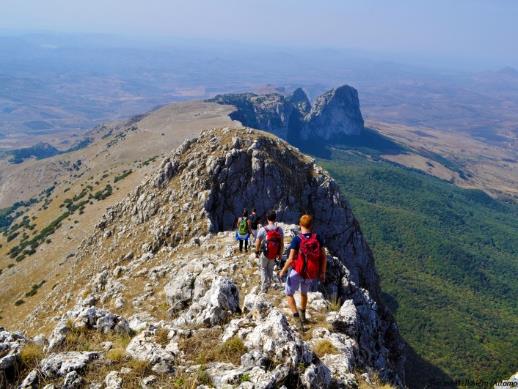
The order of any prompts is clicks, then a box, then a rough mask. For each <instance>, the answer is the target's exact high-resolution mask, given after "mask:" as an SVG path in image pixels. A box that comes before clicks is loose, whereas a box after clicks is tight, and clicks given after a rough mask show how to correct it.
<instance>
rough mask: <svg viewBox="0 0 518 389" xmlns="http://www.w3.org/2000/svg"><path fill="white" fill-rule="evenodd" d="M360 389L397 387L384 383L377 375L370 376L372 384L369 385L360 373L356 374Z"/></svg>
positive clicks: (390, 388) (393, 388) (392, 388)
mask: <svg viewBox="0 0 518 389" xmlns="http://www.w3.org/2000/svg"><path fill="white" fill-rule="evenodd" d="M355 376H356V381H357V382H358V389H396V388H395V386H393V385H390V384H387V383H385V382H382V381H381V379H380V378H379V376H378V375H377V374H376V373H371V374H369V376H370V381H371V383H370V384H369V383H367V382H366V381H365V379H364V378H363V377H362V376H361V374H360V373H356V374H355Z"/></svg>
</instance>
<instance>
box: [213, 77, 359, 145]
mask: <svg viewBox="0 0 518 389" xmlns="http://www.w3.org/2000/svg"><path fill="white" fill-rule="evenodd" d="M211 101H215V102H217V103H220V104H229V105H234V106H235V107H236V111H234V112H233V113H232V114H231V118H232V119H234V120H238V121H240V122H241V123H243V124H244V125H246V126H250V127H254V128H260V129H263V130H266V131H270V132H272V133H274V134H276V135H277V136H280V137H281V138H284V139H288V140H289V141H290V142H291V143H295V144H296V143H297V142H306V141H313V142H314V141H317V142H322V141H323V142H331V141H333V140H334V139H335V138H339V137H340V136H344V135H359V134H360V133H361V132H362V130H363V128H364V121H363V117H362V114H361V111H360V102H359V99H358V92H357V91H356V89H354V88H352V87H350V86H348V85H343V86H341V87H339V88H336V89H332V90H330V91H328V92H326V93H324V94H323V95H321V96H319V97H318V98H317V99H316V100H315V103H314V104H313V106H312V105H311V103H310V101H309V99H308V97H307V96H306V94H305V93H304V91H303V90H302V89H300V88H298V89H296V90H295V91H294V92H293V94H292V95H290V96H287V97H285V96H282V95H280V94H276V93H272V94H267V95H256V94H253V93H243V94H227V95H218V96H216V97H215V98H214V99H212V100H211Z"/></svg>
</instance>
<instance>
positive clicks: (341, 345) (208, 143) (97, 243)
mask: <svg viewBox="0 0 518 389" xmlns="http://www.w3.org/2000/svg"><path fill="white" fill-rule="evenodd" d="M243 207H248V208H251V207H256V208H257V210H258V213H259V214H264V213H265V212H267V211H269V210H275V211H277V212H278V219H279V221H280V225H281V227H282V228H283V229H284V231H285V234H286V237H287V240H288V241H289V240H290V239H291V237H293V236H294V234H296V233H297V232H296V226H295V225H294V223H296V221H297V219H298V217H299V215H300V214H301V213H303V212H309V213H312V214H313V215H314V216H315V221H316V225H315V228H316V230H317V231H318V232H319V233H320V234H321V235H322V237H323V238H324V240H325V242H326V248H327V250H328V261H329V267H328V272H327V277H326V282H325V283H324V284H321V285H320V286H319V287H318V291H315V292H313V293H310V296H309V307H308V315H309V317H310V325H309V326H308V328H307V331H306V332H301V331H300V330H299V329H298V326H297V323H296V322H294V321H293V319H292V318H291V315H290V314H289V310H288V308H287V306H286V304H285V302H284V298H283V294H282V290H281V285H280V280H279V284H278V285H276V287H275V288H273V290H270V291H269V292H268V293H267V294H264V293H259V291H258V285H259V270H258V267H257V264H256V263H255V259H254V258H255V257H254V256H253V255H248V254H240V253H238V252H236V251H235V241H234V238H233V232H232V231H231V228H232V225H233V223H234V221H235V219H236V217H237V216H238V215H239V214H240V212H241V210H242V209H243ZM74 260H75V261H77V265H76V269H75V271H74V272H73V273H72V274H70V277H69V280H68V282H67V283H64V284H61V285H56V287H55V289H54V290H53V292H52V293H51V295H50V296H49V297H48V298H47V299H46V301H44V302H43V303H42V304H41V306H40V307H39V308H38V309H37V310H36V311H35V312H33V314H32V315H31V317H29V318H28V320H27V324H28V326H29V327H30V326H42V325H44V324H47V325H52V326H53V327H54V329H53V331H52V333H51V334H50V336H49V335H48V334H46V336H42V337H40V338H38V339H37V341H38V342H39V343H41V344H43V345H45V350H46V354H45V355H44V359H43V360H42V361H41V362H40V364H39V365H38V367H37V368H36V369H35V370H36V372H35V373H33V376H30V374H29V375H28V376H27V380H28V381H27V382H30V381H31V380H32V381H34V382H36V381H37V380H41V379H42V378H41V377H44V379H45V380H47V381H49V380H50V381H52V382H57V383H62V382H63V381H65V382H66V381H67V380H68V381H70V382H75V381H78V382H83V383H84V382H88V383H92V382H94V381H96V380H97V381H99V380H100V381H104V382H105V383H106V385H108V383H109V382H119V380H120V382H122V383H124V382H126V381H125V380H127V379H128V378H127V377H128V376H127V375H125V374H126V373H127V372H128V370H123V369H124V368H126V367H127V365H125V363H126V362H125V361H128V362H127V363H128V365H129V366H130V369H131V366H132V365H131V364H130V362H131V361H134V360H136V361H141V363H144V364H146V366H147V368H148V369H149V374H151V373H153V374H154V378H152V377H151V376H149V377H145V378H143V379H142V380H144V379H145V380H147V381H146V382H151V383H153V382H154V384H156V385H158V384H161V385H162V384H164V385H167V382H168V381H167V380H168V379H171V378H170V377H178V376H179V375H181V377H183V378H182V379H185V380H187V379H189V380H190V379H193V380H195V382H197V383H203V382H201V381H205V383H207V382H210V384H211V385H213V386H216V387H228V386H230V387H238V386H239V387H243V388H248V387H257V388H267V387H278V386H282V385H286V386H287V387H301V386H302V387H307V388H320V387H329V386H333V385H335V386H336V387H350V386H354V385H356V384H357V382H358V380H362V379H364V377H362V376H360V374H359V372H367V376H368V377H369V379H373V377H374V376H378V377H380V378H381V379H382V380H384V381H387V382H390V383H392V384H394V385H396V386H401V385H403V383H404V376H403V363H404V357H403V344H402V342H401V340H400V338H399V333H398V330H397V326H396V323H395V322H394V320H393V318H392V317H391V316H390V314H389V313H388V311H387V310H386V308H385V307H384V306H383V304H382V303H381V300H380V287H379V281H378V277H377V275H376V270H375V264H374V259H373V257H372V254H371V251H370V250H369V247H368V245H367V243H366V242H365V240H364V237H363V234H362V232H361V229H360V227H359V225H358V222H357V221H356V219H355V218H354V215H353V214H352V211H351V209H350V206H349V205H348V203H347V201H346V200H345V199H344V198H343V197H342V195H341V194H340V192H339V191H338V188H337V185H336V184H335V182H334V181H333V180H332V179H331V178H330V177H329V175H328V174H327V173H326V172H325V171H324V170H322V169H321V168H320V167H319V166H317V165H316V164H315V162H314V160H312V159H311V158H308V157H307V156H305V155H303V154H301V153H300V152H299V151H298V150H297V149H295V148H294V147H292V146H290V145H289V144H287V143H286V142H284V141H282V140H280V139H278V138H276V137H274V136H272V135H269V134H266V133H264V132H260V131H254V130H250V129H219V130H209V131H205V132H203V133H202V134H201V135H200V136H199V137H198V138H195V139H193V140H190V141H187V142H185V143H184V144H183V145H182V146H180V147H179V148H178V149H177V150H176V151H175V152H174V153H172V154H171V155H170V156H169V157H168V158H166V159H165V160H164V161H163V163H162V165H161V168H160V170H159V171H158V172H157V173H156V174H155V176H154V177H150V178H149V179H148V180H147V181H145V182H143V183H142V184H141V185H139V186H138V187H137V188H136V189H135V190H134V191H133V192H132V193H131V194H129V195H128V197H127V198H126V199H125V200H124V201H122V202H120V203H119V204H118V205H116V206H115V207H113V208H111V209H109V210H108V211H107V213H106V214H105V216H104V217H103V218H102V220H101V221H100V222H99V223H98V226H97V231H96V233H95V234H94V235H93V236H91V237H88V238H87V239H85V241H84V243H83V245H82V250H81V255H79V256H78V257H77V258H76V259H74ZM49 312H51V315H50V316H49ZM55 322H57V325H56V324H53V323H55ZM79 329H80V330H79ZM0 330H1V329H0ZM77 331H86V333H88V334H91V335H90V336H91V338H92V339H94V340H95V339H99V338H100V339H101V340H102V339H103V338H102V337H103V336H109V337H110V339H112V345H111V346H110V347H112V348H115V349H116V348H117V347H119V346H117V343H116V342H115V341H113V337H114V336H115V335H113V334H122V335H123V336H125V337H126V338H128V337H129V341H128V342H126V343H125V345H124V349H123V350H122V351H121V352H123V353H124V355H125V357H124V358H126V359H123V360H122V361H121V362H118V363H119V364H118V365H116V366H115V367H113V365H112V367H111V368H109V369H108V370H112V371H111V372H110V373H109V374H108V375H106V377H105V376H102V377H99V376H95V372H96V371H99V372H103V371H104V372H105V371H107V370H106V366H105V365H106V364H107V363H108V365H109V363H111V362H110V361H109V360H108V359H109V358H108V357H109V355H110V354H109V349H110V347H108V346H106V344H105V343H103V342H99V344H98V345H96V344H95V342H94V341H92V342H90V343H89V349H88V350H87V351H86V350H80V349H77V344H75V343H74V344H72V343H71V342H70V340H69V338H68V337H69V336H70V335H69V334H76V333H77ZM101 334H104V335H101ZM4 340H5V342H4ZM35 341H36V339H34V340H31V339H27V338H24V337H23V336H21V335H17V334H12V333H9V332H7V331H4V332H1V331H0V343H1V342H4V343H5V345H4V344H3V343H2V345H1V347H3V348H1V350H4V349H6V350H8V351H7V354H3V355H9V358H10V360H9V363H10V365H9V367H7V368H6V369H13V368H14V367H15V366H16V363H17V362H16V360H17V356H18V355H19V352H20V350H21V349H22V348H23V345H24V344H28V343H31V342H35ZM229 342H230V343H229ZM71 344H72V346H73V347H75V348H73V349H70V347H71V346H70V345H71ZM229 344H233V345H234V346H235V345H238V346H239V347H237V348H238V351H237V352H238V355H237V356H235V355H234V356H233V357H232V358H230V357H228V355H229V354H228V350H227V351H226V354H225V353H222V354H221V355H220V354H217V353H216V354H214V353H215V350H226V349H225V347H228V345H229ZM322 344H325V345H327V351H325V352H323V351H322V350H321V348H322ZM193 345H197V346H196V347H195V348H194V349H195V352H193V347H194V346H193ZM4 346H5V347H4ZM105 346H106V347H105ZM96 347H98V348H96ZM235 348H236V347H234V348H232V350H234V351H232V352H233V353H235V352H236V351H235ZM92 349H93V350H92ZM203 355H208V357H207V358H208V359H207V360H205V362H203V363H202V365H201V366H200V362H199V360H200V359H199V358H200V356H203ZM232 355H233V354H232ZM107 358H108V359H107ZM1 361H3V359H2V360H1ZM0 366H4V365H3V364H1V363H0ZM5 366H7V362H6V364H5ZM63 366H67V368H63ZM86 366H89V367H88V371H89V372H90V373H89V374H87V375H84V371H85V368H86ZM200 369H203V374H204V376H203V377H205V378H206V379H204V380H202V379H201V378H200V376H199V374H200ZM92 372H93V373H92ZM125 372H126V373H125ZM31 374H32V373H31ZM99 374H100V373H99ZM128 374H129V373H128ZM31 377H32V378H31ZM168 377H169V378H168ZM207 377H208V378H207ZM153 380H154V381H153ZM47 381H46V382H47ZM189 382H190V381H189ZM247 383H250V385H248V384H247ZM150 385H151V384H150ZM246 385H248V386H246Z"/></svg>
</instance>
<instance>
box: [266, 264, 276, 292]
mask: <svg viewBox="0 0 518 389" xmlns="http://www.w3.org/2000/svg"><path fill="white" fill-rule="evenodd" d="M274 265H275V262H274V261H270V260H268V267H267V269H266V270H267V272H266V275H267V277H266V287H267V288H269V287H270V286H272V281H273V267H274Z"/></svg>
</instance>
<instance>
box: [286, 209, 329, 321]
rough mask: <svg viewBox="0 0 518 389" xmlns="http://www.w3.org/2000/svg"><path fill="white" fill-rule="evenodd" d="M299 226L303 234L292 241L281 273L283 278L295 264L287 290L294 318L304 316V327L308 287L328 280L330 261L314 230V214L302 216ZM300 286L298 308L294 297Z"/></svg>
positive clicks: (289, 277)
mask: <svg viewBox="0 0 518 389" xmlns="http://www.w3.org/2000/svg"><path fill="white" fill-rule="evenodd" d="M299 225H300V229H301V233H300V234H299V235H298V236H296V237H294V238H293V240H292V241H291V244H290V255H289V258H288V260H287V261H286V263H285V264H284V267H283V268H282V270H281V271H280V272H279V276H280V277H283V276H284V275H285V274H286V273H287V271H288V269H289V268H290V267H291V270H290V272H289V274H288V277H287V278H286V288H285V293H286V297H287V301H288V305H289V307H290V309H291V312H292V313H293V317H298V318H300V322H301V324H302V328H303V325H304V324H305V323H306V322H307V321H306V306H307V303H308V290H309V288H310V286H311V285H312V284H313V283H314V282H315V281H316V280H318V279H320V281H321V282H324V281H325V277H326V269H327V260H326V254H325V250H324V244H323V241H322V239H321V238H320V236H319V235H318V234H316V233H314V232H312V226H313V217H312V216H310V215H302V217H301V218H300V220H299ZM299 288H300V305H301V307H300V310H298V309H297V304H296V302H295V298H294V297H293V295H294V294H295V292H296V291H297V290H298V289H299Z"/></svg>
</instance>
